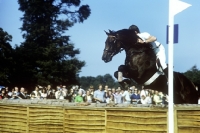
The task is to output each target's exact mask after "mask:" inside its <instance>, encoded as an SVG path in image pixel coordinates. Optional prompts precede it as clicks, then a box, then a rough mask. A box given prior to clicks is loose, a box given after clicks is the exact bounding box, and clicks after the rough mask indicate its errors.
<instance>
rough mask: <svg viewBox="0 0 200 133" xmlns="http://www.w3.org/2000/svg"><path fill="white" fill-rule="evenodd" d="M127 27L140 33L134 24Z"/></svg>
mask: <svg viewBox="0 0 200 133" xmlns="http://www.w3.org/2000/svg"><path fill="white" fill-rule="evenodd" d="M128 29H129V30H134V31H136V32H137V33H140V30H139V28H138V27H137V26H136V25H131V26H130V27H129V28H128Z"/></svg>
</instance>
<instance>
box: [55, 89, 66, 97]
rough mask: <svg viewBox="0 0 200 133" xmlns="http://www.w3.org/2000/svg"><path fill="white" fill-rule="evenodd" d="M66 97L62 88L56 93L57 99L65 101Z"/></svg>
mask: <svg viewBox="0 0 200 133" xmlns="http://www.w3.org/2000/svg"><path fill="white" fill-rule="evenodd" d="M65 96H66V94H65V92H64V91H63V89H61V88H60V89H59V90H58V91H56V93H55V97H56V99H64V98H65Z"/></svg>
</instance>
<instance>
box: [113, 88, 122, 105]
mask: <svg viewBox="0 0 200 133" xmlns="http://www.w3.org/2000/svg"><path fill="white" fill-rule="evenodd" d="M120 92H121V89H120V88H118V89H117V90H116V93H115V94H114V99H115V103H117V104H121V103H122V94H121V93H120Z"/></svg>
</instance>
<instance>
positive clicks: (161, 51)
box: [129, 25, 168, 75]
mask: <svg viewBox="0 0 200 133" xmlns="http://www.w3.org/2000/svg"><path fill="white" fill-rule="evenodd" d="M129 29H130V30H134V31H135V34H136V35H137V36H139V39H138V43H142V44H143V43H150V44H151V45H152V49H153V50H154V53H155V54H156V57H157V59H159V60H160V64H161V67H162V69H163V70H164V73H165V74H166V75H167V71H168V70H167V65H166V56H165V48H164V46H163V45H162V44H161V43H160V42H158V41H156V40H157V38H156V37H154V36H152V35H150V34H149V33H147V32H143V33H140V30H139V28H138V27H137V26H136V25H131V26H130V27H129ZM156 65H157V64H156ZM157 68H158V66H157ZM159 71H162V70H159Z"/></svg>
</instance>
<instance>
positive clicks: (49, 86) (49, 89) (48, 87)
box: [47, 85, 52, 96]
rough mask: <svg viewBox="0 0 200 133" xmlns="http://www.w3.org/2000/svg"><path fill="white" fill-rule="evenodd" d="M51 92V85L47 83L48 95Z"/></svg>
mask: <svg viewBox="0 0 200 133" xmlns="http://www.w3.org/2000/svg"><path fill="white" fill-rule="evenodd" d="M50 92H52V88H51V85H47V96H48V95H50Z"/></svg>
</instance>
